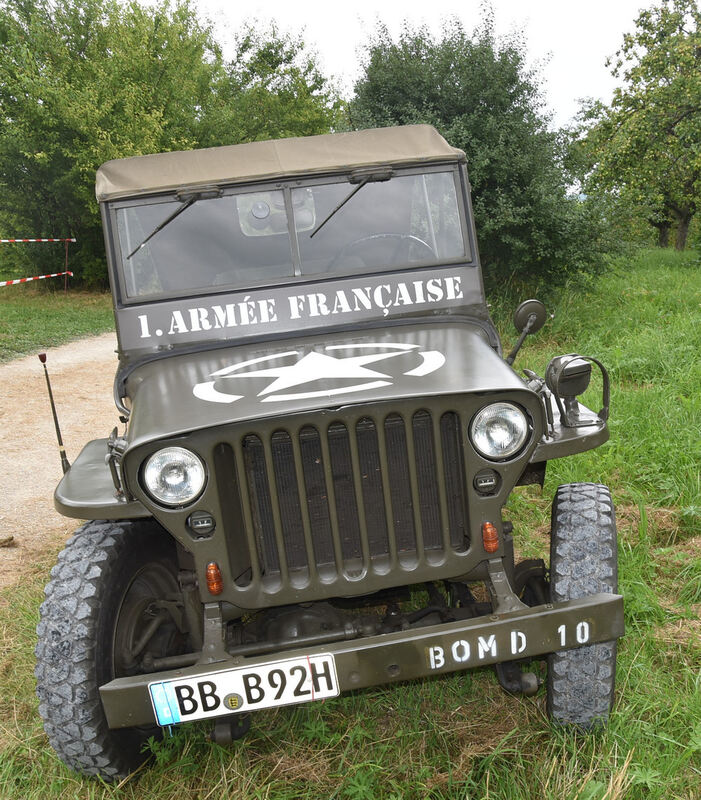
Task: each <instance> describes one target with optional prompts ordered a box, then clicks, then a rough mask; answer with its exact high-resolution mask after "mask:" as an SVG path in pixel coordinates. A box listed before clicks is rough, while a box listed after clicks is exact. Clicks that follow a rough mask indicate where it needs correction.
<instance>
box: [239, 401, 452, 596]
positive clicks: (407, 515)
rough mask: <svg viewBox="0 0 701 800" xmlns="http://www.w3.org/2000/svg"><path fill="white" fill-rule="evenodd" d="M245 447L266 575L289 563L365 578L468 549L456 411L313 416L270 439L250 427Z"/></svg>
mask: <svg viewBox="0 0 701 800" xmlns="http://www.w3.org/2000/svg"><path fill="white" fill-rule="evenodd" d="M295 437H296V438H295ZM437 439H438V440H439V441H436V440H437ZM266 450H267V457H266ZM243 456H244V457H243V459H242V461H241V462H240V463H241V464H243V465H244V468H245V474H243V475H242V474H240V472H241V470H240V469H239V470H238V472H239V475H238V478H239V485H240V486H241V488H242V492H246V493H247V495H248V498H247V499H248V501H249V504H250V509H251V514H250V520H251V524H252V525H253V528H254V530H253V538H254V540H255V541H256V543H257V547H258V549H259V553H258V555H259V558H260V562H261V571H262V573H263V575H264V576H266V575H268V576H269V575H274V574H278V573H283V574H282V577H283V581H284V578H285V574H284V573H287V572H288V571H289V572H290V573H292V574H294V573H295V571H297V572H299V571H301V570H302V571H303V570H307V571H308V572H309V574H311V573H312V572H316V571H318V572H319V574H321V575H322V576H324V575H326V576H328V575H330V576H331V577H332V578H333V576H334V575H338V573H339V572H342V573H344V574H345V576H346V577H347V578H352V579H359V578H362V575H363V574H365V571H367V570H370V571H372V570H379V571H381V572H383V573H385V572H387V571H388V570H393V569H407V568H409V566H408V565H411V563H417V562H418V561H420V560H421V559H423V558H424V557H425V556H426V554H427V553H428V554H433V555H435V556H437V557H440V554H441V553H443V552H444V551H445V548H446V545H448V547H449V549H452V550H455V551H458V552H460V551H464V550H466V549H467V540H466V534H467V530H468V525H467V502H466V497H465V481H464V468H463V461H462V448H461V442H460V419H459V417H458V415H457V414H456V413H452V412H449V413H446V414H443V415H442V417H441V418H440V420H434V418H433V416H432V415H431V414H430V413H429V412H428V411H426V410H419V411H417V412H416V413H414V414H413V415H412V416H408V417H403V416H401V415H400V414H397V413H392V414H390V415H388V416H387V417H386V418H384V419H381V420H376V419H373V418H371V417H369V416H363V417H360V418H359V419H354V420H350V421H348V422H346V421H334V422H333V423H332V424H331V425H329V426H328V428H318V427H315V426H312V425H305V426H303V427H301V428H300V429H298V430H293V429H290V430H277V431H275V432H274V433H273V434H272V436H270V435H269V437H268V442H267V446H266V440H265V439H264V438H263V434H257V433H250V434H248V435H246V436H245V437H244V439H243ZM271 473H272V474H271ZM274 494H275V496H274ZM276 526H277V527H276ZM281 549H282V551H283V552H282V558H281ZM412 559H413V561H412ZM310 562H313V563H310Z"/></svg>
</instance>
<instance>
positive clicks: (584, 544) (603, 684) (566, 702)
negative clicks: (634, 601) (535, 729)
mask: <svg viewBox="0 0 701 800" xmlns="http://www.w3.org/2000/svg"><path fill="white" fill-rule="evenodd" d="M617 586H618V569H617V547H616V519H615V513H614V507H613V502H612V500H611V495H610V493H609V490H608V488H607V487H606V486H602V485H600V484H594V483H571V484H566V485H564V486H560V487H559V488H558V490H557V494H556V496H555V500H554V502H553V508H552V530H551V539H550V596H551V599H552V600H553V601H558V600H575V599H578V598H581V597H585V596H587V595H590V594H596V593H598V592H606V593H615V592H616V590H617ZM615 681H616V642H615V640H614V641H611V642H602V643H599V644H594V645H589V646H587V647H579V648H576V649H574V650H563V651H560V652H557V653H552V654H551V655H550V656H549V657H548V685H547V706H548V714H549V715H550V717H551V719H552V721H553V722H554V723H555V724H557V725H563V726H574V727H577V728H580V729H582V730H590V729H592V728H597V727H601V726H603V725H605V724H606V722H607V720H608V716H609V712H610V710H611V706H612V704H613V695H614V686H615Z"/></svg>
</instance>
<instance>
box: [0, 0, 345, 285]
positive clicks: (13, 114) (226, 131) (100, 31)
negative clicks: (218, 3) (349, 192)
mask: <svg viewBox="0 0 701 800" xmlns="http://www.w3.org/2000/svg"><path fill="white" fill-rule="evenodd" d="M0 43H1V44H2V47H3V57H2V59H0V189H1V190H2V191H1V192H0V221H1V222H2V224H3V226H4V228H5V230H7V231H8V232H10V231H11V232H12V233H15V234H17V235H25V236H27V235H29V236H52V235H53V236H67V235H73V236H76V237H77V239H78V245H77V246H76V247H74V248H72V251H73V252H74V253H75V259H76V263H77V264H78V265H79V277H82V278H83V279H85V280H86V281H87V282H92V283H104V281H105V277H106V273H105V267H104V256H103V253H104V249H103V245H102V233H101V229H100V224H99V215H98V210H97V204H96V203H95V200H94V195H93V182H94V177H95V171H96V169H97V167H98V166H99V165H100V164H101V163H102V162H104V161H107V160H110V159H113V158H122V157H125V156H131V155H138V154H142V153H152V152H162V151H167V150H176V149H187V148H192V147H197V146H210V145H217V144H233V143H236V142H240V141H244V140H249V139H258V138H267V137H270V136H283V135H295V134H298V135H305V134H309V133H319V132H324V131H326V130H328V129H329V126H330V124H331V122H332V119H333V117H334V114H335V101H334V98H333V96H332V93H331V90H330V89H329V87H327V85H326V82H325V81H324V79H323V77H322V76H321V75H320V73H319V71H318V70H317V68H316V65H315V61H314V58H313V57H312V56H310V55H309V54H307V53H306V52H305V49H304V45H303V43H302V42H301V40H297V39H293V38H290V37H284V36H282V37H281V36H279V35H278V34H277V32H276V31H275V30H274V29H272V30H270V31H267V32H265V33H255V32H253V31H252V30H244V31H242V32H241V33H240V34H239V38H238V39H237V42H236V44H237V48H236V55H235V57H234V59H233V60H232V61H231V62H226V61H225V60H224V58H223V56H222V53H221V49H220V47H219V45H218V43H217V42H216V41H215V39H214V37H213V32H212V30H211V28H210V27H209V26H208V25H207V24H205V23H203V22H201V21H200V20H199V18H198V17H197V13H196V11H195V8H194V6H193V4H192V3H191V2H190V0H175V2H174V3H171V2H170V0H161V2H159V3H158V4H157V5H155V6H145V5H144V6H142V5H140V4H139V3H138V2H135V0H132V2H129V3H125V4H123V3H120V2H118V0H31V1H30V0H4V2H2V3H0ZM26 257H27V251H26V250H24V251H19V250H15V251H13V258H14V259H15V262H14V263H15V264H18V261H19V260H21V259H22V258H26ZM52 257H55V254H52V253H50V252H48V253H47V251H42V258H43V259H46V258H49V259H51V258H52ZM37 262H39V259H35V261H34V266H35V267H36V266H41V263H39V264H37ZM51 264H55V260H54V261H52V262H51ZM47 266H48V265H47Z"/></svg>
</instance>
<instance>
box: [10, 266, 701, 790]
mask: <svg viewBox="0 0 701 800" xmlns="http://www.w3.org/2000/svg"><path fill="white" fill-rule="evenodd" d="M700 293H701V269H699V264H698V260H696V261H695V260H694V258H693V257H689V256H686V257H683V256H678V255H677V254H667V253H659V252H650V253H643V254H641V255H639V256H638V257H636V258H635V260H634V261H632V262H631V263H629V264H626V263H623V262H619V263H618V264H617V265H616V267H615V269H614V271H612V272H611V273H610V274H608V275H606V276H605V277H603V278H602V279H601V280H600V282H599V283H598V284H597V286H596V287H595V288H592V289H590V290H589V291H584V290H577V291H574V290H571V289H570V290H567V291H565V292H563V293H562V294H561V296H560V297H559V299H558V301H557V302H556V303H555V305H554V306H553V308H552V309H551V310H554V311H555V317H554V319H553V320H552V321H551V322H550V323H549V324H548V325H547V326H546V328H545V329H544V330H543V331H542V332H540V333H539V334H536V335H535V336H534V337H531V339H530V340H529V341H528V342H527V343H526V345H525V347H524V350H523V351H522V353H521V355H520V356H519V358H518V360H517V362H516V363H517V366H520V367H525V366H527V367H531V368H534V369H537V370H538V371H541V372H542V370H543V368H544V367H545V364H546V363H547V361H548V360H549V358H550V357H551V356H553V355H556V354H559V353H565V352H570V351H572V350H575V349H576V350H577V351H579V352H581V353H583V354H586V355H594V356H596V357H597V358H600V359H601V360H602V361H603V362H604V363H605V364H607V366H609V368H610V371H611V377H612V387H613V388H612V418H611V433H612V438H611V441H610V442H609V443H608V444H606V445H604V446H603V447H601V448H599V449H598V450H596V451H593V452H591V453H585V454H582V455H580V456H576V457H574V458H570V459H564V460H562V461H561V462H558V461H555V462H551V463H550V464H549V466H548V475H547V478H546V485H545V490H544V492H543V493H542V494H541V493H540V490H538V489H535V488H534V487H523V488H521V489H519V490H518V491H517V492H516V493H514V495H513V497H512V499H511V500H510V502H509V506H508V512H509V513H508V515H507V516H508V517H510V518H511V519H513V521H514V524H515V537H516V541H517V544H518V548H519V550H520V552H521V553H522V554H524V555H542V554H543V553H544V552H545V551H546V550H547V531H548V527H549V521H548V513H549V503H550V497H551V496H552V494H553V492H554V489H555V487H556V486H557V484H558V483H560V482H564V481H570V480H596V481H603V482H606V483H609V485H610V486H611V487H612V490H613V493H614V499H615V501H616V503H617V509H618V511H617V516H618V526H619V538H620V549H619V572H620V581H621V588H622V591H623V593H624V595H625V600H626V626H627V633H626V636H625V637H624V638H623V639H622V640H621V642H620V646H619V659H618V681H617V702H616V706H615V709H614V712H613V714H612V716H611V720H610V723H609V725H608V727H607V728H606V729H605V730H603V731H600V732H598V733H596V734H594V735H590V736H584V735H581V734H577V733H571V732H563V731H559V730H554V729H552V728H551V727H550V725H549V723H548V721H547V719H546V716H545V698H544V693H543V692H542V691H541V692H540V693H539V695H538V696H537V697H536V698H518V697H509V696H507V695H505V694H504V693H503V692H502V691H501V690H500V689H499V687H498V684H497V681H496V677H495V676H494V673H493V672H492V671H490V670H477V671H472V672H467V673H463V674H457V675H452V676H450V677H447V678H444V679H432V680H426V681H423V682H414V683H408V684H402V685H398V686H394V687H391V688H376V689H371V690H367V691H364V692H356V693H350V694H347V695H344V696H342V697H340V698H338V699H335V700H332V701H326V702H325V703H323V704H310V705H307V706H300V707H297V708H287V709H278V710H274V711H264V712H260V713H259V714H257V715H256V716H255V717H254V723H253V729H252V732H251V734H250V735H249V736H248V737H247V738H246V739H244V740H243V741H242V742H241V743H239V744H237V745H235V746H234V747H232V748H231V749H224V748H220V747H218V746H216V745H213V744H211V743H209V742H208V741H206V734H207V729H206V727H204V726H198V725H194V726H189V727H186V728H184V729H182V730H178V731H176V733H175V735H174V736H173V737H172V738H166V740H165V741H164V742H163V743H161V744H158V745H155V746H154V748H153V750H154V756H155V758H154V762H153V764H152V765H151V766H149V768H148V769H144V770H143V771H142V773H141V774H140V777H139V780H138V781H136V780H130V781H128V782H126V783H125V784H124V785H122V786H117V787H114V786H113V787H110V786H104V785H102V784H100V783H97V782H94V781H88V780H85V779H82V778H80V777H78V776H76V775H74V774H73V773H71V772H70V771H69V770H68V769H66V768H64V767H63V766H62V765H61V764H60V763H59V762H58V760H57V759H56V757H55V755H54V754H53V752H52V751H51V749H50V748H49V746H48V743H47V741H46V738H45V736H44V734H43V731H42V728H41V724H40V722H39V718H38V715H37V712H36V701H35V698H34V682H33V678H32V669H33V656H32V650H33V644H34V626H35V624H36V617H37V609H38V605H39V602H40V598H41V588H42V586H43V583H44V582H45V580H46V577H47V573H48V569H49V567H50V564H49V563H48V562H49V561H51V560H52V559H53V555H54V554H47V563H44V564H38V565H32V566H28V567H27V570H26V574H25V575H24V579H23V581H22V584H21V586H19V587H18V588H13V589H12V591H6V592H5V593H4V594H3V595H0V797H2V798H3V800H5V798H8V799H9V798H22V800H39V799H40V800H57V798H75V797H81V798H95V799H96V800H97V799H98V798H99V800H103V799H106V798H120V799H121V798H125V799H129V800H131V799H132V798H134V799H136V798H140V800H176V798H178V799H179V798H183V797H187V798H201V799H202V800H205V798H219V797H227V798H251V799H253V798H271V800H272V799H273V798H274V799H275V800H285V799H289V800H292V798H325V799H326V798H339V799H340V800H366V799H368V800H369V799H370V798H372V800H376V799H380V798H386V799H387V800H390V799H391V798H402V800H414V798H415V799H416V800H419V799H421V800H423V799H424V798H430V799H431V800H439V798H455V800H457V799H458V798H460V800H462V799H463V798H470V799H472V798H479V799H480V800H481V799H482V798H484V799H485V800H486V798H499V799H500V800H501V799H502V798H508V800H530V798H547V799H550V798H552V800H555V799H557V800H616V799H617V798H620V799H623V798H625V800H629V799H630V800H638V798H639V799H640V800H643V799H644V800H657V799H659V800H692V799H693V798H697V797H698V787H699V785H700V783H701V774H700V773H701V645H700V644H699V643H700V641H701V636H699V634H700V633H701V623H700V622H699V616H698V614H699V605H698V604H699V603H700V602H701V539H700V538H699V534H700V533H701V531H700V529H699V508H700V507H701V492H700V491H699V483H698V482H699V477H698V472H699V462H700V459H699V453H698V447H699V441H701V431H700V430H699V425H700V424H701V392H699V389H698V386H699V383H700V381H699V378H700V377H701V376H700V375H699V365H700V364H701V356H700V355H699V354H700V353H701V342H700V341H699V336H700V335H701V331H700V330H699V329H700V328H701V326H699V317H700V316H701V315H700V313H699V310H700V309H699V302H700V301H701V294H700ZM497 316H498V318H499V319H500V320H502V321H503V320H505V319H506V315H505V314H501V313H498V314H497ZM503 327H504V329H505V331H506V332H505V341H506V343H507V345H510V343H511V342H512V341H513V338H514V337H513V334H512V333H511V331H508V330H507V328H506V324H504V326H503ZM595 402H596V401H594V400H593V401H592V403H595ZM597 407H598V406H597Z"/></svg>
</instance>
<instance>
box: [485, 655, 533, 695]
mask: <svg viewBox="0 0 701 800" xmlns="http://www.w3.org/2000/svg"><path fill="white" fill-rule="evenodd" d="M494 668H495V669H496V672H497V678H499V683H500V684H501V686H502V688H503V689H505V690H506V691H507V692H509V694H525V695H526V696H527V697H531V696H532V695H534V694H535V693H536V692H537V691H538V689H539V688H540V686H541V684H542V683H543V681H542V680H540V678H538V676H537V675H536V674H535V673H533V672H522V671H521V667H520V666H519V665H518V663H517V662H516V661H505V662H504V663H503V664H495V665H494Z"/></svg>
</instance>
